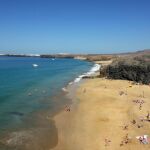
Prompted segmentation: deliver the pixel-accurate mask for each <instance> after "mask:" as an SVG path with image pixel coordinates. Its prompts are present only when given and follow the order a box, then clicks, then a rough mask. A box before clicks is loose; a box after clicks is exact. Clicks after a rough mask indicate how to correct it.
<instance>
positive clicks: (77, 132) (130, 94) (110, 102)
mask: <svg viewBox="0 0 150 150" xmlns="http://www.w3.org/2000/svg"><path fill="white" fill-rule="evenodd" d="M130 85H131V83H129V82H128V81H120V80H107V79H91V80H87V81H86V83H84V84H83V85H81V87H80V88H79V89H78V92H77V98H76V99H75V101H78V104H77V105H76V106H73V108H72V109H71V112H65V111H64V112H62V113H60V114H59V115H57V116H56V117H55V121H56V126H57V128H58V133H59V134H58V137H59V141H58V145H57V147H55V148H54V150H107V149H109V150H120V149H123V150H148V149H150V144H147V145H143V144H140V143H139V141H138V140H137V139H136V138H135V137H136V136H138V135H143V134H148V135H150V122H146V121H145V122H144V123H142V122H141V121H140V120H139V118H140V116H146V115H147V111H148V110H150V87H149V86H146V85H133V86H132V87H129V86H130ZM120 91H124V92H127V95H125V94H124V95H122V96H120V94H119V92H120ZM143 91H144V95H145V98H141V96H140V95H143ZM136 99H139V100H144V101H145V102H146V103H144V104H143V107H142V110H139V104H135V103H133V102H132V101H133V100H136ZM133 119H135V120H136V122H137V123H136V124H135V125H133V124H132V123H131V121H132V120H133ZM125 124H128V125H129V129H127V130H123V127H122V126H124V125H125ZM137 124H140V125H143V127H142V128H138V127H137ZM127 133H128V134H129V136H130V137H131V138H132V139H131V143H128V144H125V145H124V146H120V144H121V141H122V140H123V137H125V135H126V134H127ZM106 138H107V139H109V140H111V142H110V145H109V146H105V139H106Z"/></svg>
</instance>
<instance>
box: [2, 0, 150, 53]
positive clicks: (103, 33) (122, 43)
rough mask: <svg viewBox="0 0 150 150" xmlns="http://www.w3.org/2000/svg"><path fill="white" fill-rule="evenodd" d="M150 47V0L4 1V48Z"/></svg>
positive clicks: (95, 49)
mask: <svg viewBox="0 0 150 150" xmlns="http://www.w3.org/2000/svg"><path fill="white" fill-rule="evenodd" d="M147 48H150V0H0V52H3V53H7V52H12V53H59V52H67V53H115V52H116V53H117V52H127V51H134V50H141V49H147Z"/></svg>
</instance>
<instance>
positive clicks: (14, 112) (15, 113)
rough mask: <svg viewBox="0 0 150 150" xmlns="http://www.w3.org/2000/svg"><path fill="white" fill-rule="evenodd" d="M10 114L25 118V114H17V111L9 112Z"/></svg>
mask: <svg viewBox="0 0 150 150" xmlns="http://www.w3.org/2000/svg"><path fill="white" fill-rule="evenodd" d="M9 114H11V115H15V116H24V113H21V112H17V111H12V112H9Z"/></svg>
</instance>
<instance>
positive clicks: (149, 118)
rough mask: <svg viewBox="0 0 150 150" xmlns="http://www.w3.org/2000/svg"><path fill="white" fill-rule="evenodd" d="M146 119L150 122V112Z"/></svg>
mask: <svg viewBox="0 0 150 150" xmlns="http://www.w3.org/2000/svg"><path fill="white" fill-rule="evenodd" d="M146 119H147V121H150V114H149V111H148V114H147V116H146Z"/></svg>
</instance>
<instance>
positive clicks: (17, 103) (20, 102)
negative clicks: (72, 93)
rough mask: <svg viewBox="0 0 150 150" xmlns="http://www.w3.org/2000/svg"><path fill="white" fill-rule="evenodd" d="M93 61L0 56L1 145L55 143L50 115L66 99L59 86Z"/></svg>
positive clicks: (32, 147)
mask: <svg viewBox="0 0 150 150" xmlns="http://www.w3.org/2000/svg"><path fill="white" fill-rule="evenodd" d="M32 64H38V65H39V66H38V67H37V68H34V67H33V66H32ZM92 65H93V64H92V63H89V62H85V61H80V60H74V59H55V60H52V59H43V58H25V57H22V58H19V57H0V149H2V150H9V149H11V150H43V149H44V150H46V149H47V148H48V147H53V146H55V145H56V144H57V130H56V128H55V124H54V122H53V120H52V116H53V115H54V114H55V113H56V112H58V111H59V110H60V109H61V108H62V107H63V106H64V105H65V104H66V103H68V102H69V100H68V99H67V98H66V97H65V94H64V92H62V91H61V89H62V88H63V87H64V86H66V85H67V84H68V83H69V82H70V81H73V80H74V79H75V78H76V77H78V76H79V75H80V74H82V73H84V72H87V71H88V70H89V69H90V68H91V67H92Z"/></svg>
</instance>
